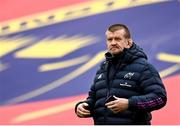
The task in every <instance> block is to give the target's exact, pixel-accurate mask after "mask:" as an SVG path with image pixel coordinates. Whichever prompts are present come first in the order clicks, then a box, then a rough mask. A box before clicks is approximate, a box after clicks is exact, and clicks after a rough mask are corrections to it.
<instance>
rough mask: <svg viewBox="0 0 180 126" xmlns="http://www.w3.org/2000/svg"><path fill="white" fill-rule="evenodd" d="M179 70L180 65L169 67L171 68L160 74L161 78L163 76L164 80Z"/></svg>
mask: <svg viewBox="0 0 180 126" xmlns="http://www.w3.org/2000/svg"><path fill="white" fill-rule="evenodd" d="M179 69H180V64H176V65H173V66H171V67H169V68H167V69H165V70H162V71H161V72H160V76H161V77H162V78H164V77H166V76H168V75H170V74H172V73H174V72H176V71H177V70H179Z"/></svg>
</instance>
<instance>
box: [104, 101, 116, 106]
mask: <svg viewBox="0 0 180 126" xmlns="http://www.w3.org/2000/svg"><path fill="white" fill-rule="evenodd" d="M115 103H116V102H115V101H111V102H108V103H106V104H105V106H111V105H113V104H115Z"/></svg>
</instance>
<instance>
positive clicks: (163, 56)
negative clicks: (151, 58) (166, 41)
mask: <svg viewBox="0 0 180 126" xmlns="http://www.w3.org/2000/svg"><path fill="white" fill-rule="evenodd" d="M157 59H159V60H162V61H166V62H173V63H180V55H174V54H173V55H172V54H168V53H159V54H158V55H157Z"/></svg>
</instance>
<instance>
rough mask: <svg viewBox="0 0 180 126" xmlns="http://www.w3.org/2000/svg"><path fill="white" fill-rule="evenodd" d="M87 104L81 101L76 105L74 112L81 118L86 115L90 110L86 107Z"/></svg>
mask: <svg viewBox="0 0 180 126" xmlns="http://www.w3.org/2000/svg"><path fill="white" fill-rule="evenodd" d="M87 108H88V104H87V103H85V102H83V103H81V104H79V105H78V106H77V111H76V114H77V115H78V116H79V117H81V118H83V117H88V116H89V115H90V111H89V110H88V109H87Z"/></svg>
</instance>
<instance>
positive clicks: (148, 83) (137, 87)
mask: <svg viewBox="0 0 180 126" xmlns="http://www.w3.org/2000/svg"><path fill="white" fill-rule="evenodd" d="M106 37H107V48H108V52H107V53H106V54H105V57H106V60H105V61H104V62H103V63H102V64H101V66H100V69H99V70H98V71H97V73H96V76H95V79H94V84H93V85H92V86H91V89H90V91H89V96H88V98H87V100H86V101H81V102H79V103H77V105H76V107H75V112H76V114H77V116H78V117H82V118H83V117H93V119H94V123H95V124H96V125H101V124H103V125H108V124H109V125H113V124H116V125H128V124H129V125H131V124H132V125H141V124H142V125H150V124H151V123H150V120H151V118H152V117H151V111H153V110H157V109H160V108H162V107H163V106H165V104H166V101H167V97H166V90H165V87H164V85H163V83H162V81H161V78H160V76H159V74H158V72H157V70H156V69H155V68H154V67H153V66H152V65H151V64H150V63H148V61H147V56H146V54H145V53H144V52H143V50H142V49H141V48H140V47H139V46H137V45H136V44H135V43H134V42H133V41H132V39H131V35H130V32H129V29H128V28H127V26H125V25H123V24H114V25H111V26H110V27H109V28H108V29H107V31H106Z"/></svg>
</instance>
